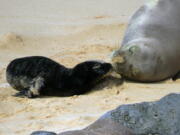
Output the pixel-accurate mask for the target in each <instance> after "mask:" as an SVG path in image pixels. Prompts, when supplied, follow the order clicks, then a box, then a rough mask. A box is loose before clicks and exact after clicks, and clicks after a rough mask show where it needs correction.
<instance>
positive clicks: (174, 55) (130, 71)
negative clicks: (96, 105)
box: [112, 0, 180, 82]
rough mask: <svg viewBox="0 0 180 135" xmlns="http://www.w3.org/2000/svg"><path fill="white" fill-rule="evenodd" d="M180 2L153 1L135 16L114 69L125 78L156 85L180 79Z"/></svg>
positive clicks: (113, 58) (118, 52) (115, 58)
mask: <svg viewBox="0 0 180 135" xmlns="http://www.w3.org/2000/svg"><path fill="white" fill-rule="evenodd" d="M179 52H180V0H151V1H150V2H149V3H147V4H145V5H144V6H142V7H141V8H140V9H139V10H138V11H136V12H135V14H134V15H133V16H132V18H131V20H130V22H129V25H128V28H127V30H126V33H125V36H124V39H123V41H122V45H121V47H120V49H118V50H116V51H114V53H113V54H112V63H113V66H114V69H115V70H116V71H117V72H118V73H119V74H121V75H122V76H123V77H124V78H128V79H131V80H135V81H142V82H156V81H161V80H165V79H168V78H173V80H175V79H177V78H178V77H179V71H180V61H179V59H180V53H179Z"/></svg>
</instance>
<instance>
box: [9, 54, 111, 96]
mask: <svg viewBox="0 0 180 135" xmlns="http://www.w3.org/2000/svg"><path fill="white" fill-rule="evenodd" d="M111 69H112V66H111V64H109V63H106V62H100V61H85V62H82V63H79V64H77V65H76V66H75V67H74V68H66V67H65V66H63V65H61V64H59V63H57V62H55V61H53V60H51V59H49V58H46V57H42V56H31V57H24V58H18V59H15V60H13V61H11V62H10V64H9V65H8V66H7V70H6V78H7V82H8V83H9V84H10V85H11V86H12V87H13V88H14V89H16V90H18V91H20V92H19V93H17V94H16V96H27V97H29V98H32V97H36V96H39V95H50V96H72V95H79V94H83V93H85V92H87V91H88V90H90V89H91V88H92V87H93V86H94V84H95V83H96V82H97V81H98V80H100V79H102V77H104V76H105V75H106V74H107V73H108V72H109V71H110V70H111Z"/></svg>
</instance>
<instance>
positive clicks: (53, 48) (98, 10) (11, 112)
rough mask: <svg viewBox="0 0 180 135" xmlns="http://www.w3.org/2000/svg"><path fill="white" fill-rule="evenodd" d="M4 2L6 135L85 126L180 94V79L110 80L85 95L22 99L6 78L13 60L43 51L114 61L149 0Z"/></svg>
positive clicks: (1, 116)
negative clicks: (135, 17)
mask: <svg viewBox="0 0 180 135" xmlns="http://www.w3.org/2000/svg"><path fill="white" fill-rule="evenodd" d="M1 2H2V4H1V5H0V9H1V12H0V135H28V134H30V133H31V132H32V131H35V130H48V131H55V132H57V133H58V132H62V131H66V130H71V129H81V128H83V127H85V126H87V125H89V124H90V123H92V122H94V121H95V120H96V119H97V118H98V117H99V116H101V115H102V114H104V113H105V112H107V111H109V110H111V109H114V108H116V107H117V106H119V105H121V104H129V103H137V102H142V101H154V100H157V99H159V98H161V97H162V96H164V95H166V94H168V93H172V92H180V89H179V88H180V80H177V81H175V82H173V81H172V80H167V81H163V82H159V83H148V84H146V83H135V82H131V81H126V80H125V81H124V82H122V81H121V80H118V79H112V78H107V79H105V80H104V81H103V82H102V83H100V84H98V85H97V86H96V87H95V88H94V89H93V90H92V91H90V92H89V93H87V94H85V95H79V96H76V95H75V96H72V97H43V98H36V99H27V98H17V97H13V96H12V95H13V94H15V93H16V91H15V90H14V89H12V88H11V87H10V86H9V85H8V84H7V82H6V78H5V70H6V66H7V64H8V63H9V62H10V61H11V60H12V59H15V58H17V57H23V56H32V55H42V56H46V57H49V58H51V59H53V60H55V61H57V62H59V63H61V64H63V65H65V66H67V67H73V66H74V65H76V64H77V63H80V62H82V61H85V60H92V59H93V60H104V61H109V56H110V55H111V53H112V51H113V50H114V49H116V48H118V47H119V46H120V43H121V41H122V38H123V35H124V31H125V29H126V26H127V23H128V18H129V17H130V16H131V15H132V14H133V12H134V11H135V10H136V9H137V8H138V7H139V6H140V5H142V4H143V2H144V1H143V0H133V1H129V2H128V1H127V2H125V1H123V0H112V1H108V0H98V1H95V0H92V1H88V0H76V2H74V1H72V0H71V1H70V0H69V1H68V0H61V1H59V0H52V1H48V0H38V1H36V0H32V1H23V0H12V1H11V2H8V1H5V0H4V1H3V0H2V1H1Z"/></svg>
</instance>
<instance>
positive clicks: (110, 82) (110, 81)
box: [88, 76, 124, 93]
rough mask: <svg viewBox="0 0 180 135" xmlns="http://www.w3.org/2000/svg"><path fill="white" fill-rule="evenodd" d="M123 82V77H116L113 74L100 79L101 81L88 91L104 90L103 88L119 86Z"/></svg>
mask: <svg viewBox="0 0 180 135" xmlns="http://www.w3.org/2000/svg"><path fill="white" fill-rule="evenodd" d="M123 83H124V79H123V78H117V77H114V76H108V77H106V78H104V79H102V80H101V81H99V82H98V83H97V84H96V86H95V87H94V88H92V90H90V91H89V92H88V93H90V92H92V91H100V90H104V89H105V88H112V87H114V86H120V85H122V84H123Z"/></svg>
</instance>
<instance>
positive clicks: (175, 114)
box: [59, 94, 180, 135]
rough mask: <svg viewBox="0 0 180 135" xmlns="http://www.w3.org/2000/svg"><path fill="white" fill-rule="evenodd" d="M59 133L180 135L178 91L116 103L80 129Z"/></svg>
mask: <svg viewBox="0 0 180 135" xmlns="http://www.w3.org/2000/svg"><path fill="white" fill-rule="evenodd" d="M59 135H180V94H169V95H167V96H165V97H163V98H162V99H160V100H159V101H155V102H143V103H137V104H129V105H122V106H119V107H118V108H117V109H115V110H112V111H110V112H107V113H106V114H105V115H103V116H102V117H101V118H100V119H99V120H97V121H95V122H94V123H93V124H91V125H90V126H88V127H87V128H85V129H83V130H79V131H69V132H65V133H61V134H59Z"/></svg>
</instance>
